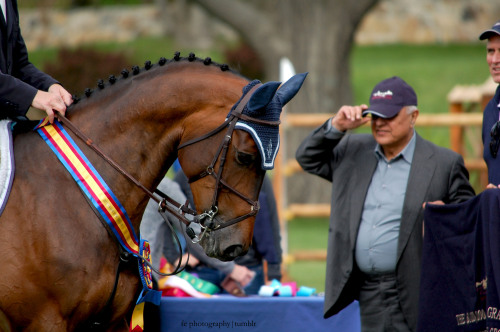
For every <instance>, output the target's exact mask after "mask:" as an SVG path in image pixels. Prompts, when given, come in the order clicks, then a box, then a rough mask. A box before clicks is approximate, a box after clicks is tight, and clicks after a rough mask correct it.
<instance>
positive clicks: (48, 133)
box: [35, 118, 161, 332]
mask: <svg viewBox="0 0 500 332" xmlns="http://www.w3.org/2000/svg"><path fill="white" fill-rule="evenodd" d="M35 130H36V131H37V132H38V133H39V134H40V136H41V137H42V138H43V139H44V141H45V142H46V143H47V144H48V145H49V147H50V148H51V149H52V151H53V152H54V153H55V154H56V156H57V158H58V159H59V161H60V162H61V163H62V164H63V165H64V167H65V168H66V169H67V170H68V172H69V173H70V174H71V176H72V177H73V179H74V180H75V181H76V183H77V184H78V186H79V187H80V188H81V189H82V191H83V192H84V193H85V195H87V197H88V198H89V200H90V201H91V202H92V204H93V205H94V207H95V208H96V209H97V211H98V212H99V214H100V215H101V216H102V218H103V219H104V220H105V221H106V223H107V224H108V226H109V228H110V229H111V230H112V232H113V233H114V234H115V236H116V238H117V239H118V241H119V242H120V244H121V245H122V247H123V248H125V250H127V251H128V252H130V253H132V254H133V255H134V256H136V257H137V258H138V260H139V276H140V278H141V281H142V285H143V290H142V292H141V295H140V296H139V298H138V300H137V303H136V307H135V309H134V312H133V315H132V319H131V322H130V323H131V324H130V331H133V332H141V331H143V329H144V305H145V302H151V303H154V304H156V305H160V299H161V292H159V291H156V290H153V280H152V273H151V272H152V271H151V268H150V267H149V266H148V264H146V262H145V260H147V261H148V262H149V263H151V253H150V247H149V243H148V242H147V241H146V240H141V239H139V238H138V237H137V235H136V234H135V231H134V228H133V227H132V223H131V221H130V218H129V217H128V215H127V212H126V211H125V209H124V207H123V206H122V205H121V203H120V202H119V201H118V198H117V197H116V196H115V195H114V194H113V192H112V191H111V189H110V188H109V187H108V185H107V184H106V182H104V179H102V177H101V176H100V175H99V173H98V172H97V171H96V169H95V168H94V166H92V164H91V163H90V161H89V160H88V159H87V157H85V155H84V154H83V152H82V151H81V150H80V148H79V147H78V146H77V145H76V144H75V142H74V141H73V139H72V138H71V136H69V134H68V133H67V132H66V130H65V129H64V128H63V126H62V125H61V124H60V123H59V122H58V121H57V120H55V121H54V123H53V124H49V122H48V119H47V118H45V119H44V120H42V121H40V123H39V124H38V125H37V126H36V127H35Z"/></svg>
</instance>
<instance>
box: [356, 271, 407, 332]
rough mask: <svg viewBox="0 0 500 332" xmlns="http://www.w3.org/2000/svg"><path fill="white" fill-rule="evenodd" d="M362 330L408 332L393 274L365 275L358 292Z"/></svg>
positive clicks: (365, 331) (371, 331) (368, 331)
mask: <svg viewBox="0 0 500 332" xmlns="http://www.w3.org/2000/svg"><path fill="white" fill-rule="evenodd" d="M359 309H360V314H361V331H362V332H407V331H408V332H409V331H411V330H410V328H409V327H408V324H407V322H406V321H405V318H404V316H403V312H402V311H401V306H400V305H399V296H398V290H397V288H396V276H395V275H394V274H387V275H380V276H368V275H365V278H364V282H363V286H362V287H361V290H360V294H359Z"/></svg>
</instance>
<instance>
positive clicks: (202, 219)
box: [178, 84, 280, 242]
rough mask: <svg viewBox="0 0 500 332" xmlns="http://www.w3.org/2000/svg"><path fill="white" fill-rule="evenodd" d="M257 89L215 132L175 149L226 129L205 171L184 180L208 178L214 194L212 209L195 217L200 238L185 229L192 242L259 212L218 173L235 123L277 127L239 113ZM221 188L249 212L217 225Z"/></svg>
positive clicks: (222, 169)
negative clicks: (241, 202) (212, 184)
mask: <svg viewBox="0 0 500 332" xmlns="http://www.w3.org/2000/svg"><path fill="white" fill-rule="evenodd" d="M261 85H262V84H256V85H254V86H253V87H252V89H250V91H248V93H247V94H246V95H245V96H244V97H243V98H242V100H241V101H240V103H239V104H238V106H237V107H236V108H235V109H234V110H233V111H232V112H231V113H230V114H229V116H228V118H227V119H226V121H225V122H224V123H223V124H222V125H220V126H219V127H217V128H215V129H214V130H212V131H210V132H209V133H207V134H205V135H203V136H200V137H197V138H194V139H192V140H190V141H188V142H185V143H183V144H181V145H179V147H178V150H180V149H183V148H185V147H187V146H189V145H192V144H195V143H198V142H201V141H203V140H205V139H207V138H209V137H211V136H213V135H215V134H217V133H219V132H220V131H222V130H223V129H224V128H226V127H227V130H226V133H225V135H224V139H223V140H222V142H221V143H220V145H219V147H218V149H217V151H216V153H215V155H214V157H213V159H212V162H211V163H210V165H208V166H207V167H206V169H205V170H203V171H202V172H200V173H199V174H197V175H195V176H192V177H190V178H188V182H189V183H193V182H196V181H198V180H200V179H202V178H204V177H206V176H212V177H214V178H215V190H214V194H213V197H212V205H211V207H210V209H208V210H205V211H204V212H203V213H202V214H199V215H197V216H196V218H195V219H196V222H197V223H199V224H200V226H201V228H202V231H203V233H202V235H201V236H200V238H198V239H196V240H194V238H195V237H194V236H193V235H194V231H193V230H192V229H191V228H187V232H188V235H189V236H190V237H191V239H192V240H193V242H199V241H201V239H202V238H203V236H205V234H206V233H208V232H211V231H215V230H220V229H223V228H226V227H229V226H231V225H234V224H236V223H239V222H240V221H243V220H245V219H247V218H250V217H252V216H255V215H256V214H257V212H259V209H260V206H259V201H258V200H253V199H250V198H248V197H246V196H245V195H243V194H242V193H240V192H239V191H238V190H236V189H235V188H234V187H232V186H231V185H229V184H228V183H227V182H226V181H224V180H223V179H222V173H223V171H224V165H225V161H226V157H227V152H228V148H229V143H230V142H231V139H232V135H233V132H234V129H235V126H236V123H237V122H238V121H239V120H244V121H248V122H253V123H258V124H263V125H268V126H279V124H280V121H279V120H278V121H266V120H260V119H256V118H252V117H249V116H247V115H245V114H242V112H243V109H244V108H245V106H246V105H247V103H248V101H249V100H250V98H251V96H252V94H253V93H254V91H255V90H256V89H257V88H258V87H259V86H261ZM219 158H220V162H219V168H218V170H217V171H215V164H216V163H217V160H219ZM223 187H224V188H226V189H227V190H229V191H231V192H232V193H233V194H235V195H236V196H238V197H239V198H241V199H242V200H244V201H246V202H247V203H248V204H249V205H250V211H249V212H248V213H246V214H244V215H241V216H238V217H236V218H233V219H231V220H228V221H225V222H224V223H222V224H220V223H216V222H215V220H214V219H215V216H216V215H217V213H218V212H219V207H218V197H219V193H220V191H221V189H222V188H223Z"/></svg>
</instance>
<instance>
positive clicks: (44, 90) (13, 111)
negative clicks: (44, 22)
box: [0, 0, 72, 122]
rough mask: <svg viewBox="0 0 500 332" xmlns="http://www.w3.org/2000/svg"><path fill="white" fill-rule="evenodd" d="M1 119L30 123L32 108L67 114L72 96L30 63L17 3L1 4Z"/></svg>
mask: <svg viewBox="0 0 500 332" xmlns="http://www.w3.org/2000/svg"><path fill="white" fill-rule="evenodd" d="M0 7H1V11H2V15H0V30H1V31H0V42H1V48H0V118H11V119H26V113H27V112H28V110H29V108H30V106H32V107H34V108H37V109H40V110H42V111H44V112H45V113H47V115H48V116H49V120H50V122H53V120H54V110H56V111H58V112H60V113H61V114H64V113H65V111H66V107H67V106H68V105H70V104H71V103H72V97H71V94H70V93H69V92H68V91H66V90H65V89H64V88H63V87H62V86H61V84H60V83H59V82H58V81H56V80H55V79H54V78H52V77H50V76H49V75H47V74H45V73H44V72H42V71H40V70H39V69H37V68H36V67H35V66H34V65H33V64H32V63H31V62H30V61H29V59H28V50H27V48H26V45H25V43H24V39H23V37H22V35H21V29H20V26H19V12H18V7H17V1H16V0H0Z"/></svg>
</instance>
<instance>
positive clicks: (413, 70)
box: [30, 38, 489, 292]
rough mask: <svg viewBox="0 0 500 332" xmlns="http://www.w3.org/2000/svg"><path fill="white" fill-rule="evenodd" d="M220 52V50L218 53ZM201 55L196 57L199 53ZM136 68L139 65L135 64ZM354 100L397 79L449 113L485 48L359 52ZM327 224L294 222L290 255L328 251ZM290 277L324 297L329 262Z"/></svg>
mask: <svg viewBox="0 0 500 332" xmlns="http://www.w3.org/2000/svg"><path fill="white" fill-rule="evenodd" d="M96 47H97V48H98V49H100V50H102V51H120V52H126V53H127V55H129V56H130V58H131V59H133V61H135V62H137V64H142V63H144V61H145V60H152V61H154V60H156V59H158V58H159V57H161V56H164V57H167V58H168V57H171V56H172V55H173V52H174V51H177V50H179V51H181V52H182V53H183V54H187V51H194V52H196V50H192V49H190V50H185V49H177V48H176V46H175V43H174V42H173V41H172V40H171V39H169V38H144V39H138V40H134V41H131V42H128V43H122V44H118V43H111V44H98V45H96ZM219 50H220V49H219ZM219 50H214V51H213V52H209V53H208V52H206V51H203V52H201V53H200V54H199V55H200V56H202V57H206V56H211V57H212V58H213V59H214V61H217V62H224V59H223V58H222V55H221V52H220V51H219ZM55 55H56V50H54V49H47V50H37V51H33V52H30V59H31V60H32V62H33V63H34V64H35V65H37V66H41V65H42V64H43V63H44V62H46V61H49V60H51V59H55ZM197 55H198V53H197ZM134 64H135V63H134ZM351 67H352V68H351V70H352V71H351V73H352V82H353V90H354V99H355V102H356V103H357V104H359V103H366V102H367V99H368V97H369V94H370V93H371V89H372V88H373V86H374V85H375V84H376V83H377V82H379V81H381V80H382V79H385V78H387V77H390V76H393V75H398V76H401V77H402V78H403V79H405V80H406V81H407V82H408V83H410V84H411V85H412V86H413V87H414V88H415V90H416V92H417V95H418V98H419V108H420V111H421V113H446V112H448V102H447V99H446V97H447V94H448V93H449V91H450V90H451V89H452V88H453V87H454V86H455V85H457V84H464V85H468V84H482V83H484V81H485V80H486V79H487V78H488V75H489V74H488V69H487V66H486V60H485V46H484V44H481V43H477V44H472V45H424V46H411V45H384V46H357V47H355V48H354V49H353V52H352V63H351ZM418 132H419V133H420V134H421V135H422V136H423V137H424V138H427V139H429V140H431V141H433V142H435V143H436V144H439V145H442V146H449V131H448V129H445V128H433V129H430V128H419V129H418ZM327 234H328V221H327V220H326V219H295V220H292V221H290V222H289V224H288V246H289V252H290V253H293V252H295V251H298V250H316V249H323V250H325V249H326V245H327V243H326V242H327ZM286 272H287V274H288V276H289V277H290V278H291V279H292V280H294V281H296V282H297V284H298V286H302V285H303V286H309V287H314V288H316V290H317V291H318V292H323V291H324V283H325V262H318V261H311V262H303V261H302V262H298V261H297V262H293V263H291V264H288V266H287V267H286Z"/></svg>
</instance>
